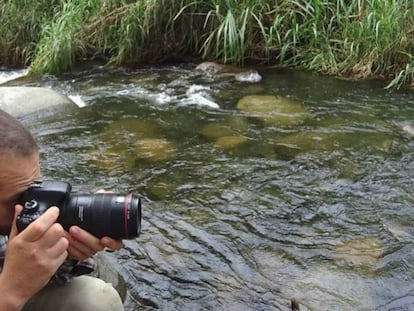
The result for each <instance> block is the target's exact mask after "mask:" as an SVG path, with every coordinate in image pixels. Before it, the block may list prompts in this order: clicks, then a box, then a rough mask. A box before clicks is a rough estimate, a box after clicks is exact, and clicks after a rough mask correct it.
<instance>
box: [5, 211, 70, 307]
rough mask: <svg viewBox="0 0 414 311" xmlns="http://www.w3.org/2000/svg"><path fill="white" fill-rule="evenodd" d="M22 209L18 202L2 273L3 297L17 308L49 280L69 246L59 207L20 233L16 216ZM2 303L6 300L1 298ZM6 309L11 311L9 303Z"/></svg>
mask: <svg viewBox="0 0 414 311" xmlns="http://www.w3.org/2000/svg"><path fill="white" fill-rule="evenodd" d="M21 210H22V206H20V205H17V206H16V208H15V216H14V221H13V224H12V229H11V232H10V236H9V241H8V243H7V250H6V257H5V261H4V266H3V271H2V273H1V274H0V292H1V296H2V297H7V299H9V300H8V302H9V306H10V303H11V304H12V305H14V306H15V307H17V306H19V305H20V306H22V305H23V304H25V303H26V301H27V300H28V299H29V298H30V297H32V296H33V295H34V294H36V293H37V292H38V291H39V290H40V289H42V288H43V287H44V286H45V285H46V284H47V283H48V281H49V280H50V278H51V277H52V276H53V274H54V273H55V272H56V270H57V269H58V268H59V266H60V265H61V264H62V263H63V262H64V261H65V259H66V257H67V255H68V252H67V249H68V247H69V241H68V239H67V238H66V237H65V234H66V233H65V231H64V229H63V228H62V226H61V225H60V224H58V223H56V219H57V217H58V216H59V209H58V208H57V207H51V208H49V209H48V210H47V211H46V212H45V213H44V214H43V215H41V216H40V217H39V218H38V219H37V220H35V221H34V222H33V223H31V224H30V225H29V226H28V227H27V228H26V229H25V230H24V231H22V232H21V233H19V234H18V232H17V228H16V216H17V215H18V214H19V213H20V212H21ZM1 303H5V301H3V300H2V299H0V305H1ZM0 309H1V308H0ZM4 309H5V310H7V306H6V307H5V308H4ZM2 310H3V309H2Z"/></svg>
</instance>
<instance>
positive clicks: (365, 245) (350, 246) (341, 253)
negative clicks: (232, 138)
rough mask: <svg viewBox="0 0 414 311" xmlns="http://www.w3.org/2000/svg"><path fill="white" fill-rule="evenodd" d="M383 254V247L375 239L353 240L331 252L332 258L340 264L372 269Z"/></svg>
mask: <svg viewBox="0 0 414 311" xmlns="http://www.w3.org/2000/svg"><path fill="white" fill-rule="evenodd" d="M382 254H383V246H382V243H381V241H379V240H378V239H377V238H372V237H371V238H370V237H366V238H361V239H353V240H350V241H348V242H346V243H344V244H341V245H338V246H337V247H336V248H335V249H334V250H333V251H332V258H333V259H334V260H335V262H337V263H340V264H343V263H345V264H347V265H351V266H365V267H368V268H372V267H373V266H375V265H376V263H377V262H378V260H379V259H380V258H381V256H382Z"/></svg>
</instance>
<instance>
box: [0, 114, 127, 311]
mask: <svg viewBox="0 0 414 311" xmlns="http://www.w3.org/2000/svg"><path fill="white" fill-rule="evenodd" d="M39 171H40V168H39V152H38V146H37V144H36V142H35V140H34V138H33V137H32V135H31V134H30V133H29V132H28V131H27V130H26V129H25V128H24V127H23V125H22V124H21V123H20V122H19V121H18V120H16V119H15V118H14V117H12V116H11V115H9V114H7V113H6V112H4V111H2V110H0V310H1V311H16V310H24V311H29V310H30V311H34V310H42V311H47V310H68V311H69V310H70V311H79V310H82V311H83V310H84V311H86V310H88V311H92V310H105V311H107V310H108V311H110V310H117V311H118V310H123V307H122V301H121V299H120V297H119V295H118V294H117V292H116V291H115V289H114V288H113V287H112V286H111V285H110V284H106V283H105V282H103V281H102V280H100V279H97V278H93V277H90V276H78V275H79V274H82V273H85V272H87V271H90V270H88V268H89V267H88V266H87V265H86V266H85V265H83V264H84V263H85V262H84V261H85V260H87V259H88V258H90V257H92V256H93V255H94V254H95V253H97V252H99V251H101V250H103V249H104V248H105V247H107V248H110V249H114V250H116V249H120V248H121V247H122V242H121V241H117V240H113V239H111V238H108V237H103V238H101V239H98V238H96V237H94V236H92V235H91V234H89V233H88V232H86V231H84V230H82V229H81V228H79V227H77V226H72V227H71V228H70V229H69V232H66V231H65V230H64V229H63V228H62V226H61V225H60V224H59V223H57V222H56V219H57V217H58V215H59V209H58V208H57V207H51V208H49V209H48V210H47V211H46V212H45V213H44V214H43V215H41V216H40V217H39V218H38V219H37V220H36V221H34V222H32V223H31V224H30V225H29V226H28V227H27V228H26V229H25V230H24V231H22V232H20V233H18V231H17V229H16V224H15V223H16V216H17V215H18V214H19V213H20V211H21V210H22V208H23V207H22V206H21V205H19V204H17V201H18V199H19V197H20V195H21V194H22V193H23V192H24V191H25V190H26V189H27V188H28V187H29V185H30V184H31V183H33V182H34V181H35V180H36V179H38V178H39ZM6 244H7V249H6V250H5V248H6ZM86 263H87V262H86Z"/></svg>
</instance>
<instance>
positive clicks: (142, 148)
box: [135, 138, 176, 162]
mask: <svg viewBox="0 0 414 311" xmlns="http://www.w3.org/2000/svg"><path fill="white" fill-rule="evenodd" d="M135 151H136V153H137V156H138V157H139V158H141V159H144V160H147V161H150V162H158V161H165V160H168V159H171V158H173V157H174V156H175V152H176V148H175V147H174V145H173V143H172V142H170V141H168V140H167V139H165V138H144V139H140V140H139V141H138V142H137V143H136V145H135Z"/></svg>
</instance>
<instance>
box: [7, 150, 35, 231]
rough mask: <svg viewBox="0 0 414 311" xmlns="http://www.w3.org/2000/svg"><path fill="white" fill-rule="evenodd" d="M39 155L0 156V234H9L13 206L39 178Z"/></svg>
mask: <svg viewBox="0 0 414 311" xmlns="http://www.w3.org/2000/svg"><path fill="white" fill-rule="evenodd" d="M39 174H40V166H39V154H38V153H37V152H36V153H34V154H33V155H31V156H27V157H20V156H15V155H13V154H8V153H6V154H0V234H1V235H7V234H9V233H10V229H11V225H12V222H13V218H14V206H15V205H16V203H17V200H18V199H19V197H20V195H21V194H22V193H23V192H24V191H25V190H26V189H27V188H28V187H29V186H30V185H31V184H32V183H33V182H34V181H35V180H36V179H38V178H39Z"/></svg>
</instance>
